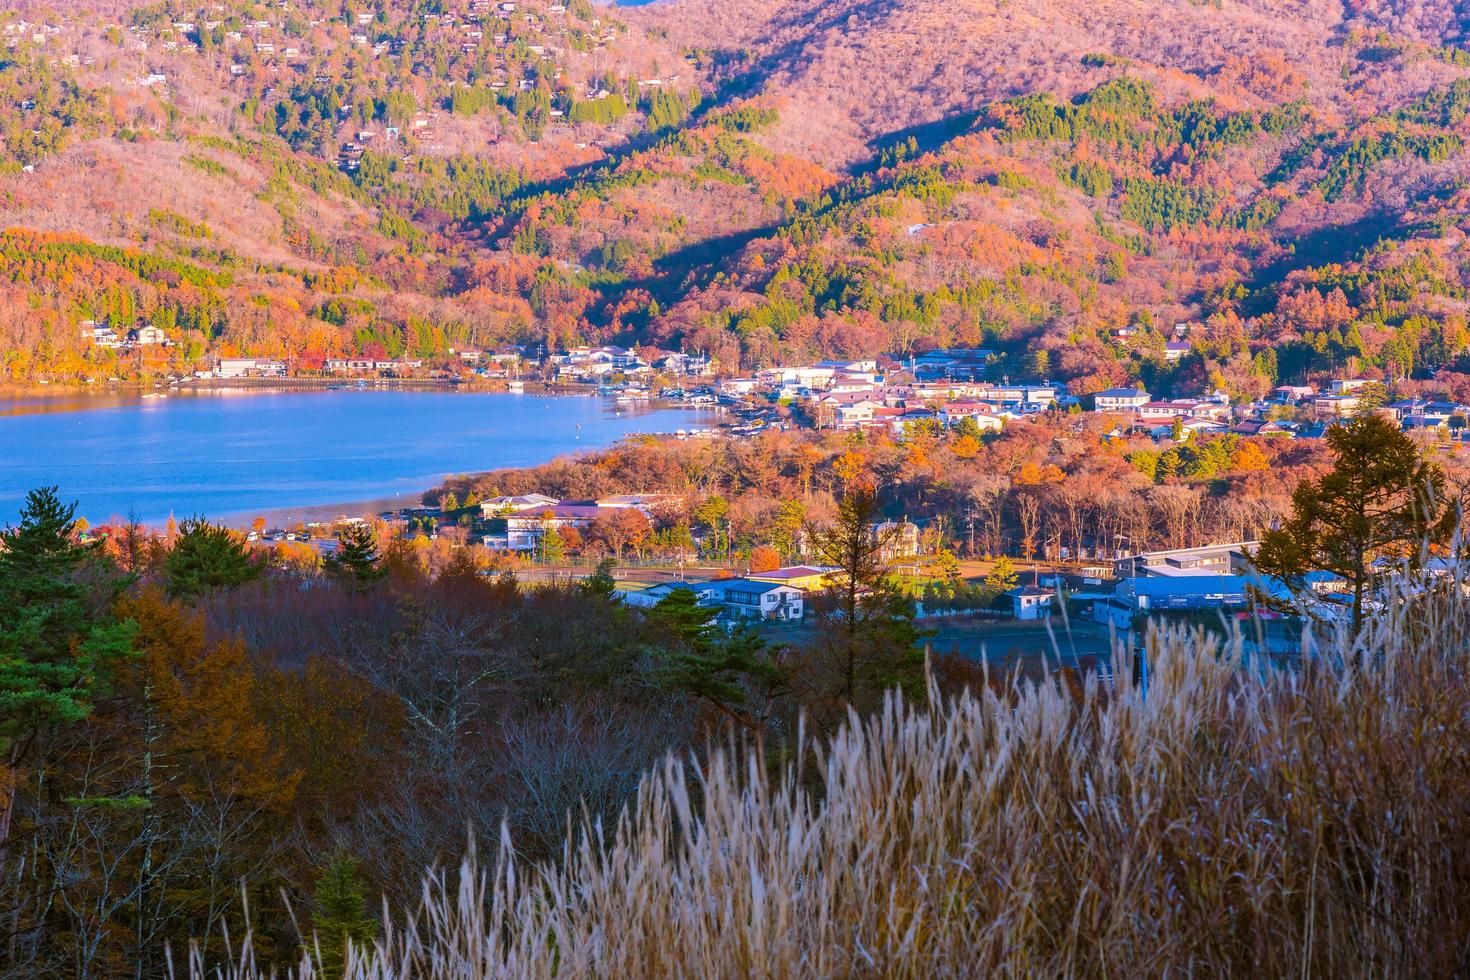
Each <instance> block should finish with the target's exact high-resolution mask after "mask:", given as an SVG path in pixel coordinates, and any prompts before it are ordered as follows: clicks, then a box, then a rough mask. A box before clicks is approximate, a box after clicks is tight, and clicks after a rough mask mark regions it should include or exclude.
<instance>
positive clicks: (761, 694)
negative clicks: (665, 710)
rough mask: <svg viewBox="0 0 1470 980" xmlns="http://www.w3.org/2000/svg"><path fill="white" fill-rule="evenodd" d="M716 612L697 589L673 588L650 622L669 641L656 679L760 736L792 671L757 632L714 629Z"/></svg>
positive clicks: (784, 689) (655, 608)
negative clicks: (700, 595) (789, 671)
mask: <svg viewBox="0 0 1470 980" xmlns="http://www.w3.org/2000/svg"><path fill="white" fill-rule="evenodd" d="M717 613H718V610H716V609H715V608H713V607H711V606H702V605H700V604H699V597H698V596H697V595H696V594H695V592H694V590H693V589H674V590H673V591H672V592H670V593H669V594H668V595H666V596H664V597H663V598H662V599H660V600H659V602H658V604H657V605H656V606H654V607H653V611H652V613H651V614H650V618H651V619H652V620H653V621H654V623H655V624H657V625H658V626H659V627H661V629H662V630H663V631H664V635H665V636H667V637H668V640H669V642H668V643H667V645H666V647H665V649H664V650H663V651H662V656H661V663H660V665H659V667H658V669H657V676H658V677H659V680H660V682H661V683H662V685H663V686H664V687H665V688H666V689H668V690H673V691H681V692H683V693H685V694H688V695H690V696H691V697H695V698H698V699H700V700H701V701H704V702H705V703H706V704H708V705H710V706H711V707H713V708H715V709H716V710H717V711H719V712H720V713H721V714H723V715H724V716H725V717H727V718H728V719H730V720H731V721H733V722H735V723H736V724H738V725H740V726H742V727H743V728H746V729H747V730H750V731H754V732H755V733H757V734H759V733H760V732H761V730H762V729H763V727H764V724H765V715H766V713H767V710H768V708H769V705H770V704H771V702H772V701H773V700H774V698H775V697H777V696H779V695H780V694H782V693H784V692H785V691H786V689H787V686H788V683H787V682H788V677H787V672H786V671H785V670H784V669H783V668H782V666H781V665H780V664H779V663H778V661H777V659H776V656H775V655H774V653H773V651H772V650H771V649H770V648H769V647H768V645H767V644H766V642H765V640H763V639H761V637H760V636H759V635H758V634H756V633H755V632H754V631H753V630H750V629H748V628H742V629H739V630H736V631H735V632H734V633H731V634H728V635H727V634H725V633H724V631H723V630H721V629H720V628H719V627H718V626H717V625H715V622H714V620H715V616H716V615H717Z"/></svg>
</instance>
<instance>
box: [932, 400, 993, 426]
mask: <svg viewBox="0 0 1470 980" xmlns="http://www.w3.org/2000/svg"><path fill="white" fill-rule="evenodd" d="M992 411H993V406H991V405H988V404H985V403H983V402H950V403H949V404H948V405H943V406H941V407H940V409H939V421H940V422H942V423H943V424H944V427H945V428H946V429H951V428H954V427H955V426H956V425H958V424H959V423H960V420H961V419H973V420H974V422H975V424H976V425H978V426H979V427H980V431H981V432H999V431H1000V430H1001V429H1003V428H1005V419H1002V418H1001V417H1000V416H999V415H993V414H991V413H992Z"/></svg>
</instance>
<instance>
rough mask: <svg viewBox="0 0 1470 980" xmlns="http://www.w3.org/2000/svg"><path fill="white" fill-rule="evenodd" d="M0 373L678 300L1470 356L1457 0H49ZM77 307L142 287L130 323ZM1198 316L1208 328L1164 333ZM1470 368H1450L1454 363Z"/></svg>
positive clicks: (1244, 387) (16, 48)
mask: <svg viewBox="0 0 1470 980" xmlns="http://www.w3.org/2000/svg"><path fill="white" fill-rule="evenodd" d="M0 19H3V23H0V31H3V35H0V36H3V43H4V48H3V51H4V54H3V57H0V139H3V142H0V147H3V148H0V225H3V226H4V227H5V228H6V229H7V230H5V231H4V232H3V237H0V300H3V302H0V374H3V378H4V379H5V380H9V381H15V382H33V381H38V380H46V381H81V380H86V379H93V380H102V379H106V378H109V377H131V376H158V375H162V374H165V373H169V372H174V373H185V372H188V371H191V370H195V369H198V368H199V367H201V366H207V364H208V362H209V361H210V359H211V358H212V357H214V356H218V355H221V354H224V355H230V354H241V355H259V356H273V357H282V358H286V359H287V360H288V361H289V362H290V363H291V364H292V365H293V367H302V368H306V369H310V368H311V367H313V366H314V365H319V364H320V363H321V362H322V361H323V360H324V359H325V358H327V357H332V356H350V355H367V356H379V357H382V356H390V357H396V356H398V355H400V354H409V355H412V356H415V357H419V358H423V359H426V360H429V361H433V360H436V359H448V358H449V357H450V356H451V349H452V348H455V347H464V346H475V347H492V346H495V345H500V344H509V343H515V344H533V345H539V344H545V345H547V346H549V347H551V348H556V347H560V346H563V345H569V344H574V343H579V342H582V343H586V342H619V343H623V344H634V343H649V344H657V345H660V346H678V345H681V344H682V345H683V346H685V347H686V348H687V349H691V350H699V351H704V352H709V353H712V354H714V355H715V356H716V358H717V360H718V365H719V368H720V370H722V371H724V372H726V373H733V372H737V371H740V370H742V369H746V368H750V367H758V366H764V365H769V364H772V363H775V362H776V361H778V360H782V359H787V360H790V359H796V358H802V357H817V356H822V355H831V356H859V355H862V356H871V355H874V354H878V353H896V354H908V353H912V352H915V351H920V350H924V349H927V348H930V347H934V346H938V345H945V344H963V345H970V346H985V347H987V348H990V349H993V350H997V351H999V352H1000V353H1001V354H1002V355H1003V356H1004V358H1005V364H1004V366H1005V369H1006V371H1007V373H1009V374H1010V376H1012V377H1013V378H1019V377H1028V376H1038V377H1043V376H1044V377H1048V378H1051V379H1053V380H1065V381H1068V382H1070V383H1072V384H1073V386H1074V391H1075V392H1077V393H1086V392H1087V391H1089V390H1095V389H1096V388H1100V387H1106V386H1109V385H1113V384H1118V383H1122V382H1124V381H1126V380H1130V379H1135V380H1142V381H1144V382H1145V383H1147V384H1149V385H1150V386H1155V387H1157V388H1158V390H1159V391H1161V392H1167V391H1168V390H1171V389H1173V388H1176V387H1178V388H1180V389H1181V390H1184V389H1185V387H1186V383H1187V386H1189V387H1192V388H1196V389H1197V388H1198V387H1199V386H1200V385H1201V384H1203V383H1210V384H1213V385H1215V386H1220V387H1225V388H1226V389H1227V390H1230V391H1232V392H1234V393H1237V394H1254V393H1258V392H1259V391H1260V390H1263V389H1264V387H1265V386H1267V385H1268V384H1269V383H1271V382H1274V381H1277V380H1289V379H1295V378H1301V377H1306V376H1309V375H1312V374H1316V373H1324V372H1329V371H1334V370H1339V369H1341V368H1342V367H1343V366H1345V365H1350V366H1352V367H1354V368H1356V369H1358V370H1364V369H1366V370H1369V371H1372V370H1374V369H1377V370H1380V371H1382V372H1383V373H1384V374H1385V375H1393V376H1395V377H1407V378H1411V379H1419V380H1422V381H1429V380H1430V379H1431V378H1433V377H1434V376H1435V375H1436V374H1438V375H1440V377H1439V379H1438V380H1437V381H1436V382H1435V383H1436V384H1438V385H1440V386H1441V387H1443V386H1444V385H1445V384H1446V383H1447V382H1448V383H1451V385H1452V386H1453V384H1455V383H1457V380H1456V379H1457V378H1458V374H1459V373H1458V371H1457V370H1456V369H1457V368H1458V367H1459V366H1460V359H1461V357H1462V356H1463V355H1464V353H1465V352H1466V348H1467V346H1470V333H1467V330H1466V317H1465V288H1466V283H1467V282H1470V278H1467V268H1466V266H1467V257H1466V254H1465V251H1464V246H1463V240H1464V234H1465V222H1466V220H1467V214H1466V211H1467V207H1466V205H1467V200H1470V191H1467V189H1466V186H1465V181H1466V177H1467V163H1470V151H1467V148H1466V146H1465V135H1466V131H1467V122H1466V120H1467V118H1470V51H1467V50H1466V49H1464V48H1461V47H1458V46H1457V45H1458V44H1459V43H1460V41H1461V40H1462V36H1461V35H1462V32H1463V31H1464V30H1465V16H1464V15H1463V14H1462V13H1461V12H1460V11H1459V10H1458V9H1456V8H1455V7H1454V5H1452V4H1446V3H1440V4H1435V3H1376V4H1348V5H1347V6H1346V7H1343V6H1341V5H1339V4H1336V3H1327V2H1297V3H1288V4H1279V3H1270V4H1267V3H1264V2H1248V3H1231V2H1227V3H1221V4H1195V3H1190V2H1186V0H1175V2H1161V3H1144V2H1139V0H1115V2H1105V3H1087V4H1083V3H1071V2H1067V3H1040V2H1039V0H1028V2H1008V3H1000V4H997V3H993V2H989V0H960V2H951V3H939V2H937V0H935V2H931V0H888V2H872V0H843V2H840V3H827V2H821V3H819V2H816V0H800V2H795V3H779V4H778V3H774V2H756V3H735V2H732V0H674V2H668V3H663V2H660V3H654V4H651V5H648V6H644V7H636V8H626V9H624V8H618V9H608V8H599V7H594V6H591V5H589V4H588V3H586V2H585V0H574V2H571V3H567V4H561V3H541V2H539V0H538V2H533V3H489V2H488V0H463V2H461V0H413V2H396V3H382V4H369V3H365V2H353V0H349V2H338V0H331V2H324V0H303V2H297V3H288V4H286V5H284V6H282V5H279V4H270V5H267V4H254V3H249V2H245V0H227V2H224V3H219V4H204V5H201V4H199V3H190V2H185V0H166V2H163V3H153V4H141V3H139V4H127V3H116V2H113V3H95V4H93V3H89V2H86V0H76V2H73V3H69V4H65V5H58V4H54V3H53V4H49V5H48V4H41V3H27V4H25V5H22V6H20V7H17V8H15V9H13V10H11V11H9V12H7V13H5V14H0ZM87 320H96V321H99V322H100V321H103V320H106V321H107V322H108V323H111V324H113V325H114V326H120V327H122V328H128V327H132V326H134V325H135V324H137V323H140V322H144V321H146V322H151V323H153V324H154V325H157V326H161V327H163V328H164V329H165V330H167V331H168V332H169V334H170V336H171V337H172V339H174V340H175V344H174V345H173V346H172V347H170V348H168V349H161V348H160V349H156V350H150V351H147V352H143V353H140V352H136V351H130V352H119V351H117V350H111V349H105V348H99V347H96V346H93V344H92V342H91V341H90V340H89V339H86V338H84V337H83V336H82V335H81V333H80V325H81V324H82V323H83V322H84V321H87ZM1176 324H1189V325H1191V327H1192V329H1191V330H1190V331H1189V334H1188V339H1189V343H1190V345H1191V346H1192V348H1193V350H1192V353H1191V356H1190V357H1188V358H1186V359H1184V360H1183V361H1181V362H1167V361H1166V360H1165V359H1164V357H1163V344H1164V343H1165V341H1166V340H1169V339H1174V337H1175V333H1174V328H1175V325H1176ZM1445 372H1449V373H1445Z"/></svg>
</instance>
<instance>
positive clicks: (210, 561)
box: [163, 518, 261, 599]
mask: <svg viewBox="0 0 1470 980" xmlns="http://www.w3.org/2000/svg"><path fill="white" fill-rule="evenodd" d="M260 572H261V566H260V564H259V563H258V562H256V561H255V559H254V558H253V557H252V556H251V554H250V549H249V547H248V546H247V545H246V544H245V542H244V541H242V540H241V539H240V536H239V535H237V534H235V532H233V531H231V530H230V529H229V528H226V527H221V526H219V525H217V524H210V523H208V522H207V521H205V520H203V519H202V518H194V519H192V520H187V521H185V522H184V523H183V525H182V526H181V527H180V528H179V537H178V538H177V540H175V541H174V546H173V548H172V550H170V551H169V553H168V557H167V558H166V559H165V560H164V563H163V576H164V586H165V588H166V589H167V590H168V594H169V596H170V597H171V598H174V599H196V598H198V597H200V596H202V595H205V594H207V593H209V592H215V591H220V590H224V589H232V588H235V587H236V586H239V585H243V584H245V583H246V582H252V581H254V580H255V579H257V578H259V577H260Z"/></svg>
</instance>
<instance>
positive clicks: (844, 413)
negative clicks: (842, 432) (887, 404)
mask: <svg viewBox="0 0 1470 980" xmlns="http://www.w3.org/2000/svg"><path fill="white" fill-rule="evenodd" d="M882 407H883V403H882V402H876V401H873V400H871V399H866V398H865V399H863V400H862V401H858V402H853V403H851V404H848V405H838V406H837V408H836V409H835V410H834V412H833V417H834V420H835V423H836V425H837V428H839V429H854V428H857V427H858V426H861V425H864V424H866V423H868V422H871V421H873V410H874V409H878V408H882Z"/></svg>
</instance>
